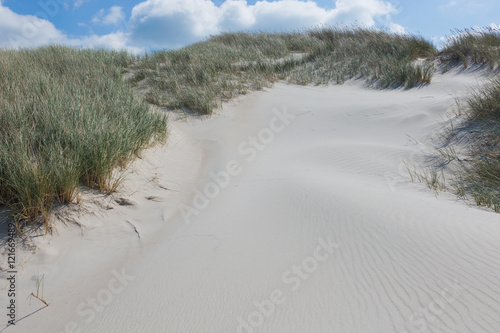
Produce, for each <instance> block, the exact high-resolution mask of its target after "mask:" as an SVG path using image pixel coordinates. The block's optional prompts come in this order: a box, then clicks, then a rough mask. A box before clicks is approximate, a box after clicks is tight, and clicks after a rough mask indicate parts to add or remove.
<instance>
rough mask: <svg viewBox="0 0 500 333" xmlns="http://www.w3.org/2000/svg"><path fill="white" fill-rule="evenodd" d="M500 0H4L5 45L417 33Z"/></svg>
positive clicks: (482, 16)
mask: <svg viewBox="0 0 500 333" xmlns="http://www.w3.org/2000/svg"><path fill="white" fill-rule="evenodd" d="M499 13H500V0H263V1H256V0H248V1H245V0H145V1H140V0H122V1H118V0H0V48H16V47H30V46H37V45H41V44H47V43H62V44H68V45H74V46H86V47H107V48H114V49H123V48H126V49H128V50H129V51H131V52H144V50H145V49H147V50H151V49H159V48H178V47H181V46H184V45H187V44H190V43H193V42H196V41H199V40H203V39H204V38H206V37H207V36H209V35H213V34H217V33H220V32H225V31H293V30H296V29H302V28H308V27H314V26H321V25H336V24H344V25H351V24H357V25H358V26H363V27H385V28H386V29H389V30H391V31H395V32H408V33H416V34H420V35H422V36H424V37H425V38H427V39H429V40H431V41H433V42H434V43H435V44H436V46H439V44H440V40H442V38H443V37H444V36H446V35H450V34H451V32H450V30H451V29H456V28H460V29H462V28H467V27H484V26H491V25H497V24H500V17H499V15H498V14H499Z"/></svg>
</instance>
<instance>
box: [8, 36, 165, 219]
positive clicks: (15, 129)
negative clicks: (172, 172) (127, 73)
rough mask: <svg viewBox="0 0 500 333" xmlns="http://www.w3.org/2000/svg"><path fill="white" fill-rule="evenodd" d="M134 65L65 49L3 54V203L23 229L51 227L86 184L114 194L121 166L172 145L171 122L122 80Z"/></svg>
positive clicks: (121, 57) (115, 56) (122, 56)
mask: <svg viewBox="0 0 500 333" xmlns="http://www.w3.org/2000/svg"><path fill="white" fill-rule="evenodd" d="M133 61H134V59H133V58H131V57H130V56H129V55H127V53H126V52H111V51H103V50H97V51H96V50H79V49H72V48H68V47H64V46H48V47H43V48H39V49H35V50H20V51H6V50H4V51H0V97H1V98H0V110H1V113H0V203H2V204H3V205H5V206H7V207H8V209H9V210H10V211H11V212H12V214H13V216H14V219H15V221H16V222H17V224H18V228H19V229H21V227H22V225H23V224H25V223H28V222H30V221H42V222H44V223H45V224H46V225H47V227H48V226H49V217H50V210H51V207H52V206H53V205H54V204H58V203H60V204H65V203H69V202H73V201H74V200H76V199H77V196H78V188H79V186H80V184H84V185H86V186H88V187H89V188H94V187H97V188H99V190H101V191H103V192H106V191H108V192H109V191H111V190H113V188H114V187H115V185H114V184H113V182H112V181H111V180H112V176H113V170H114V169H115V167H117V166H119V165H126V164H127V163H128V162H129V161H130V160H131V159H132V157H133V155H134V154H135V153H136V152H138V151H139V150H141V149H142V148H144V147H145V146H147V145H148V144H150V143H152V142H156V141H161V140H163V139H164V138H165V136H166V117H165V116H164V115H161V114H157V113H154V112H152V111H151V110H150V108H149V106H148V104H147V103H146V102H145V101H143V100H141V99H140V98H138V97H137V96H136V95H135V94H134V91H133V89H132V88H131V87H130V85H128V84H127V83H126V82H124V81H123V79H122V74H123V70H124V67H125V66H127V65H130V64H131V63H132V62H133ZM47 229H49V228H47Z"/></svg>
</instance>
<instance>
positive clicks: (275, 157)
mask: <svg viewBox="0 0 500 333" xmlns="http://www.w3.org/2000/svg"><path fill="white" fill-rule="evenodd" d="M475 82H476V77H474V76H473V75H469V76H466V75H461V76H457V75H454V74H452V73H450V74H447V75H445V76H440V75H438V76H436V79H435V80H434V83H433V84H431V85H430V86H429V87H425V88H421V89H414V90H410V91H401V90H394V91H375V90H368V89H364V88H362V87H360V86H359V85H357V84H352V85H344V86H334V87H297V86H289V85H284V84H278V85H276V86H275V87H274V88H273V89H270V90H266V91H265V92H260V93H256V94H251V95H250V96H246V97H243V98H241V99H239V100H238V101H237V102H233V103H230V104H228V105H226V107H225V109H224V110H223V111H222V112H220V114H219V115H216V116H213V117H212V118H209V119H204V120H189V121H187V122H181V121H177V122H176V123H175V124H174V125H173V126H174V134H175V133H181V135H180V137H182V136H186V137H187V138H189V140H184V139H178V141H177V142H178V143H179V144H178V145H177V146H176V147H177V149H178V150H179V151H181V150H183V149H188V148H189V151H190V152H191V153H190V154H188V155H187V156H188V157H189V159H188V160H187V161H188V162H189V161H192V162H193V163H192V165H191V169H189V170H188V169H185V170H184V169H182V168H181V169H182V170H178V174H176V173H174V174H175V175H180V174H183V175H184V176H183V177H184V178H183V182H181V183H178V184H181V185H182V186H179V187H178V189H179V190H180V191H181V192H179V194H177V197H176V198H177V199H176V200H177V201H171V200H166V201H163V202H153V203H148V202H146V201H145V202H144V203H143V202H139V203H138V205H136V206H135V207H134V208H130V210H129V211H126V213H123V214H121V215H117V216H119V217H118V218H114V217H112V218H110V220H112V221H115V222H116V220H120V219H121V220H128V221H129V222H130V225H134V226H136V228H137V229H138V232H139V233H141V238H139V237H136V236H137V235H135V234H134V232H133V231H132V232H131V231H130V225H129V226H128V227H126V226H125V224H123V225H122V224H120V226H121V227H116V230H115V229H113V227H112V226H114V225H117V224H116V223H110V226H109V227H107V228H108V229H109V230H108V229H103V228H104V227H103V226H101V227H100V228H98V230H97V231H95V232H90V233H88V235H87V236H85V237H87V238H88V237H90V240H91V241H93V242H95V245H96V246H100V245H102V244H106V247H107V250H102V249H96V248H95V246H94V247H92V248H93V249H88V247H89V246H88V244H89V243H88V242H87V243H85V242H82V244H80V245H75V246H77V247H78V249H79V250H72V251H70V252H71V253H69V254H65V255H64V256H62V255H61V254H58V255H57V256H54V258H57V259H53V260H56V261H58V263H59V266H64V265H66V262H74V260H75V257H77V254H76V252H79V253H80V254H79V258H80V263H82V265H73V266H75V267H73V269H74V270H76V271H78V272H79V273H75V274H80V275H76V276H72V275H71V272H74V270H73V271H71V270H69V269H66V268H64V269H60V270H59V273H58V274H59V275H57V276H59V279H60V280H61V281H60V282H61V284H62V287H61V286H59V287H58V286H57V279H56V278H55V277H54V279H56V281H54V279H52V280H50V279H48V281H49V282H47V283H49V285H48V287H47V288H48V290H46V293H52V296H51V300H52V303H51V305H50V306H49V307H48V308H46V309H43V311H39V312H37V313H35V314H33V315H31V316H29V317H27V318H25V319H23V320H22V321H21V322H20V323H19V324H18V325H17V327H15V328H14V327H10V328H7V329H6V332H9V331H12V332H15V331H19V332H80V331H81V332H214V333H220V332H227V333H229V332H272V333H278V332H284V333H290V332H308V333H312V332H318V333H325V332H497V330H498V327H500V316H499V313H500V280H499V278H498V277H499V276H500V223H499V222H500V218H499V215H498V214H494V213H491V212H487V211H482V210H479V209H476V208H469V207H467V206H466V205H465V204H464V203H461V202H456V200H455V197H453V196H452V195H448V194H439V195H438V196H436V195H435V193H433V192H432V191H429V190H426V189H425V188H424V186H423V185H422V184H415V183H411V181H410V180H409V176H408V175H406V174H405V173H404V172H403V171H404V170H405V169H404V167H403V165H402V160H403V159H417V158H418V157H420V156H421V155H422V153H421V149H422V145H423V144H422V142H423V141H424V140H425V138H426V137H428V135H429V134H431V133H432V132H433V130H434V129H435V128H436V124H437V122H439V121H441V120H443V119H444V115H445V112H446V111H447V110H448V109H449V107H450V106H451V105H452V103H453V96H452V94H453V93H454V92H456V91H459V90H463V89H464V87H465V86H466V85H467V84H474V83H475ZM287 115H290V116H287ZM414 139H415V140H417V141H419V142H421V143H419V144H417V143H416V142H415V141H414ZM172 156H174V157H175V156H177V155H175V154H173V155H170V157H172ZM200 156H201V157H200ZM178 157H179V158H181V157H182V156H181V155H178ZM185 163H186V162H185ZM183 170H184V173H183ZM400 171H401V172H400ZM231 174H232V175H231ZM162 177H164V178H165V179H167V180H168V179H169V177H170V176H169V175H168V174H166V175H162ZM181 178H182V177H181ZM214 179H216V180H214ZM217 184H218V185H217ZM155 191H156V190H155ZM146 192H148V193H149V192H151V193H153V194H154V193H156V192H154V191H153V190H145V191H144V192H143V194H145V193H146ZM200 193H201V194H200ZM202 196H203V197H212V198H208V199H207V198H203V197H202ZM168 198H169V197H168V196H167V197H166V199H168ZM204 199H206V200H204ZM173 202H175V204H174V203H173ZM147 205H149V206H147ZM124 214H127V215H126V216H124ZM112 216H114V215H112ZM164 220H166V221H164ZM127 228H128V229H127ZM113 230H115V231H116V232H114V231H113ZM113 235H121V236H122V237H121V238H123V239H122V240H110V238H112V237H113ZM85 237H84V238H83V239H85ZM87 240H88V239H87ZM106 240H108V241H106ZM54 242H55V241H54ZM93 244H94V243H93ZM99 244H100V245H99ZM59 246H62V245H59ZM85 246H87V247H85ZM56 248H57V246H56ZM125 249H126V250H125ZM82 251H83V252H84V254H82ZM99 253H101V254H103V253H104V255H101V257H99ZM124 253H126V254H127V255H126V256H124V255H123V254H124ZM97 258H99V259H97ZM103 258H105V259H106V260H104V259H103ZM37 260H38V261H37ZM91 260H95V262H97V263H99V265H100V266H97V265H94V266H93V269H90V270H89V269H88V267H86V266H85V263H89V262H91ZM43 262H44V261H43V260H41V259H36V260H35V261H34V263H33V267H34V268H36V267H37V265H38V266H40V265H42V264H43ZM45 266H47V265H45ZM45 266H44V267H45ZM64 267H66V266H64ZM34 268H31V270H34ZM113 269H116V271H115V272H114V273H113V272H112V270H113ZM29 270H30V269H28V271H29ZM49 271H50V269H49ZM118 272H120V273H118ZM27 274H28V273H27ZM63 280H64V281H66V280H67V282H63ZM27 289H29V288H27ZM89 298H90V300H89ZM93 298H94V299H93ZM2 304H3V303H2ZM24 311H26V313H27V314H29V312H30V311H31V312H33V309H31V310H29V311H28V310H24Z"/></svg>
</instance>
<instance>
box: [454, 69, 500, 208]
mask: <svg viewBox="0 0 500 333" xmlns="http://www.w3.org/2000/svg"><path fill="white" fill-rule="evenodd" d="M466 105H467V106H466V110H465V113H464V117H465V118H464V121H463V123H462V124H461V131H462V132H463V131H465V132H466V137H467V155H468V161H467V162H464V163H462V165H461V169H460V174H459V179H458V181H457V182H458V186H459V188H460V190H461V191H462V192H463V195H462V196H465V197H467V196H468V197H470V198H472V199H473V200H474V201H475V203H476V204H477V205H478V206H485V207H488V208H492V209H494V210H495V211H497V212H500V77H499V76H497V77H496V78H495V79H493V80H492V82H491V83H489V84H488V85H486V86H485V87H484V88H482V89H481V90H478V91H475V92H473V93H472V94H471V96H470V97H469V98H468V99H467V100H466Z"/></svg>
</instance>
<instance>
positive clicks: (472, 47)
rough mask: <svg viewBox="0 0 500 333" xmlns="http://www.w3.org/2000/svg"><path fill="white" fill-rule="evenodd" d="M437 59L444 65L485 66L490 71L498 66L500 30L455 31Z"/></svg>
mask: <svg viewBox="0 0 500 333" xmlns="http://www.w3.org/2000/svg"><path fill="white" fill-rule="evenodd" d="M439 57H440V59H441V61H442V62H444V63H446V64H451V65H455V64H457V63H459V64H462V65H463V66H464V67H465V68H467V67H469V65H470V64H480V65H482V64H487V65H488V66H489V67H490V68H491V69H494V68H496V67H497V66H499V65H500V30H498V29H494V28H481V29H465V30H456V31H455V37H451V38H449V39H448V41H447V43H446V44H445V47H444V49H443V50H442V51H441V52H439Z"/></svg>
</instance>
